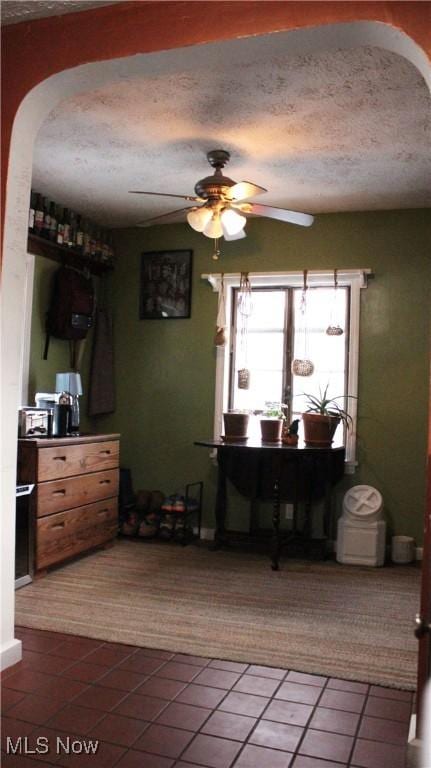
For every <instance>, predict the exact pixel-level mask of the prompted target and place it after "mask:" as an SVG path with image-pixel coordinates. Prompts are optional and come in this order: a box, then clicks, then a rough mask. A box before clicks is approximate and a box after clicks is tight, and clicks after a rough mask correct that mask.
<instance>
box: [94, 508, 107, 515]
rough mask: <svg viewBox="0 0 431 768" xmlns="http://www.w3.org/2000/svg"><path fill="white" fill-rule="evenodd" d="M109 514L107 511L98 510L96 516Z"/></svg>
mask: <svg viewBox="0 0 431 768" xmlns="http://www.w3.org/2000/svg"><path fill="white" fill-rule="evenodd" d="M107 512H109V509H99V511H98V513H97V514H98V515H106V513H107Z"/></svg>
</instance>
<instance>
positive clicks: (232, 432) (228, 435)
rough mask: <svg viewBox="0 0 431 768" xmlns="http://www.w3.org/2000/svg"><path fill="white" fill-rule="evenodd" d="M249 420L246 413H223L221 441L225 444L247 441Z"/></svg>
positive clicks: (248, 415)
mask: <svg viewBox="0 0 431 768" xmlns="http://www.w3.org/2000/svg"><path fill="white" fill-rule="evenodd" d="M249 418H250V414H249V412H248V411H226V412H225V413H223V424H224V435H223V436H222V439H223V440H225V441H227V442H228V441H231V442H235V441H236V440H247V431H248V421H249Z"/></svg>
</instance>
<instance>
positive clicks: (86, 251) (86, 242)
mask: <svg viewBox="0 0 431 768" xmlns="http://www.w3.org/2000/svg"><path fill="white" fill-rule="evenodd" d="M82 228H83V232H84V236H83V245H82V253H83V256H86V257H87V258H90V253H91V249H90V224H89V222H88V221H87V220H86V219H85V220H84V221H83V225H82Z"/></svg>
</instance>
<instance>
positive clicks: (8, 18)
mask: <svg viewBox="0 0 431 768" xmlns="http://www.w3.org/2000/svg"><path fill="white" fill-rule="evenodd" d="M114 2H115V0H114ZM101 5H112V2H104V0H99V2H97V0H93V2H91V0H1V3H0V16H1V23H2V24H3V25H4V24H17V23H18V22H20V21H30V20H31V19H41V18H43V17H44V16H62V15H63V14H64V13H73V12H74V11H87V10H88V9H89V8H97V7H99V6H101Z"/></svg>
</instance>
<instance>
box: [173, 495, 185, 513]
mask: <svg viewBox="0 0 431 768" xmlns="http://www.w3.org/2000/svg"><path fill="white" fill-rule="evenodd" d="M185 511H186V502H185V501H184V496H179V495H177V496H176V497H175V501H174V503H173V504H172V512H177V513H179V514H183V513H184V512H185Z"/></svg>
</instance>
